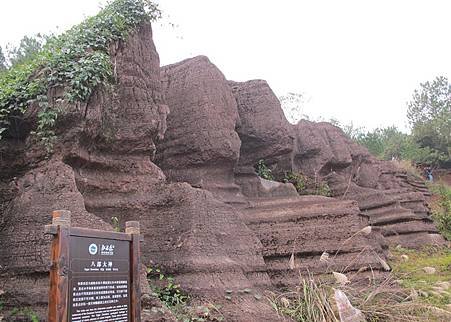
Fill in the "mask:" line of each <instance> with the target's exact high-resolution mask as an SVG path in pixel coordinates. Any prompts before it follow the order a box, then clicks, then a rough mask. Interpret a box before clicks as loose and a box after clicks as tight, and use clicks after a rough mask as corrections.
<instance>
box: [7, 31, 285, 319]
mask: <svg viewBox="0 0 451 322" xmlns="http://www.w3.org/2000/svg"><path fill="white" fill-rule="evenodd" d="M111 57H112V59H113V60H114V61H115V67H116V74H117V85H116V86H115V88H114V89H113V92H112V93H111V92H106V91H103V90H98V91H96V92H95V93H94V94H93V96H92V97H91V99H90V100H89V102H88V104H87V105H86V106H70V105H69V106H65V113H64V115H62V116H61V117H60V118H59V121H58V124H57V134H58V141H57V142H56V144H55V146H54V153H53V154H52V155H51V157H50V158H48V157H47V158H45V157H44V156H42V155H38V156H36V157H34V158H30V159H29V160H30V162H29V163H28V164H24V165H23V166H22V167H21V168H20V171H17V172H14V171H9V170H8V171H5V172H3V169H4V168H5V169H9V167H8V165H7V164H4V163H2V164H1V165H2V174H3V173H6V172H8V176H6V175H5V178H3V179H4V180H3V181H2V182H3V184H2V191H6V192H8V193H7V194H6V193H5V195H4V196H3V195H2V210H3V213H2V226H1V227H0V228H1V234H0V238H1V242H2V250H3V252H2V253H1V256H0V265H1V267H2V268H5V270H6V271H7V272H8V276H6V275H5V276H4V277H2V282H4V283H6V284H3V285H6V286H2V289H6V292H7V293H6V294H7V295H8V301H7V303H5V305H6V306H7V307H13V306H19V307H26V306H30V307H32V308H33V309H35V310H36V311H39V313H41V314H42V315H43V316H44V315H45V303H46V297H45V296H37V294H38V293H39V294H46V289H47V286H48V280H47V276H48V265H47V263H48V258H49V257H48V239H46V238H44V236H43V235H42V230H43V227H44V225H45V224H47V223H49V221H50V218H49V214H50V213H51V211H52V210H55V208H57V209H68V210H71V211H72V213H73V217H74V224H75V225H79V226H83V227H89V228H100V229H112V227H111V226H110V225H109V224H108V223H110V222H111V220H112V218H113V217H115V218H117V219H118V221H119V223H120V226H121V227H122V226H123V223H124V222H125V221H128V220H138V221H139V222H140V223H141V231H142V233H143V235H144V243H143V244H142V255H143V258H142V262H143V263H144V264H146V265H148V266H154V267H155V266H158V267H161V268H162V269H163V271H165V273H167V274H169V275H174V276H175V277H176V280H177V282H178V283H180V284H181V285H182V288H183V289H184V290H185V291H187V292H189V293H190V294H191V295H192V296H193V297H198V298H200V299H206V300H207V301H216V300H215V299H221V300H223V299H224V294H225V290H226V289H232V290H238V289H243V288H249V289H251V290H254V291H255V292H256V290H257V288H258V287H264V288H267V287H268V285H269V284H270V281H269V278H268V275H267V274H266V271H265V264H264V260H263V257H262V256H261V243H260V241H259V240H258V239H257V238H256V237H255V236H254V235H253V233H252V231H251V230H250V229H249V228H248V227H247V226H246V225H245V224H244V223H243V222H242V221H241V219H240V216H239V214H238V213H237V212H236V211H235V210H234V209H233V208H231V207H230V206H228V205H225V204H224V203H222V202H220V201H218V200H216V199H215V198H214V197H213V196H212V194H211V193H210V192H208V191H205V190H201V189H195V188H193V187H191V186H190V185H188V184H186V183H174V184H168V183H167V182H166V177H165V175H164V173H163V171H162V170H161V169H160V168H158V167H157V166H156V165H155V164H154V163H153V162H152V159H153V156H154V154H155V142H156V141H157V140H158V139H159V138H163V135H164V131H165V129H166V116H167V113H168V106H167V105H166V104H165V103H164V101H163V92H162V89H161V84H162V83H161V81H160V69H159V58H158V54H157V52H156V50H155V47H154V45H153V42H152V31H151V28H150V25H144V26H142V27H141V28H140V29H139V30H138V31H137V32H135V33H134V34H133V35H131V36H130V37H129V39H128V40H127V42H126V43H121V44H118V45H117V46H114V48H113V49H112V52H111ZM54 95H57V93H54ZM52 98H53V99H55V100H56V99H57V98H58V97H57V96H54V97H52ZM232 102H234V100H233V98H232ZM30 118H32V116H30ZM30 121H31V122H32V120H30ZM237 137H238V136H237V135H236V138H237ZM11 141H12V140H11ZM23 142H24V143H23V151H22V152H23V153H18V154H17V156H18V157H22V156H23V155H25V154H26V151H30V152H29V153H31V152H32V151H34V150H36V148H37V146H36V145H35V144H34V143H33V140H32V138H31V137H28V138H24V141H23ZM235 143H239V142H237V140H235V141H234V144H235ZM11 146H13V147H17V144H12V145H11ZM2 149H4V150H6V152H8V153H9V154H8V155H12V153H11V149H9V148H8V146H6V145H4V143H2ZM8 149H9V150H8ZM221 153H222V152H220V153H219V154H221ZM230 153H231V154H232V155H233V154H234V152H233V151H232V150H231V149H229V150H228V151H227V152H226V155H228V154H230ZM218 158H219V159H220V157H218ZM12 160H14V158H13V157H12ZM14 162H17V163H20V161H17V160H15V161H14ZM226 163H227V162H225V163H224V164H226ZM227 164H228V165H227V166H230V165H229V163H227ZM9 172H11V173H9ZM6 204H7V206H5V205H6ZM39 227H40V228H39ZM11 236H16V237H15V238H13V237H11ZM30 236H32V237H30ZM8 238H11V240H8ZM22 239H26V240H24V243H22V242H21V241H22ZM28 239H29V240H28ZM19 241H20V242H19ZM30 242H31V243H32V244H34V246H33V247H32V248H31V249H30V247H28V246H27V245H29V244H30ZM3 246H5V248H6V250H5V249H3ZM8 248H9V249H8ZM14 254H15V255H14ZM22 254H23V256H22ZM30 258H32V259H33V261H35V262H36V265H34V264H33V263H34V262H33V261H32V260H30ZM13 284H14V285H16V287H15V288H14V287H13ZM8 285H10V287H9V286H8ZM25 293H27V295H26V296H25ZM244 297H245V298H243V299H242V301H237V302H235V301H232V302H230V303H228V304H227V306H225V307H224V315H225V316H226V318H230V321H275V320H277V316H276V314H275V313H273V311H272V309H271V308H270V307H269V306H268V305H266V304H265V303H263V302H259V301H257V299H255V298H254V296H253V294H249V295H248V296H247V295H246V296H244ZM38 302H39V303H38ZM243 303H244V304H243ZM147 312H148V311H147Z"/></svg>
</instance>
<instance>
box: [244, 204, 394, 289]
mask: <svg viewBox="0 0 451 322" xmlns="http://www.w3.org/2000/svg"><path fill="white" fill-rule="evenodd" d="M250 201H251V202H250V205H249V206H248V207H247V208H246V209H244V210H243V213H244V220H245V222H246V223H247V225H248V226H249V227H250V228H251V229H252V230H254V231H255V232H256V234H257V236H258V237H259V239H260V240H261V242H262V244H263V256H264V258H265V263H266V265H267V270H268V273H269V276H270V277H271V280H272V282H273V284H274V285H275V286H277V287H287V286H291V287H294V286H297V285H298V284H299V273H301V274H304V275H308V274H309V273H312V274H320V273H331V272H332V271H339V272H354V273H356V272H357V271H359V273H361V272H365V271H368V270H370V269H371V270H375V271H378V270H381V269H382V266H381V263H380V261H379V259H378V258H379V257H382V258H384V257H385V255H384V248H386V246H385V245H384V243H383V241H381V240H380V239H378V236H377V234H376V235H375V234H374V233H372V234H370V235H369V236H368V235H367V234H365V233H364V232H362V229H363V228H364V227H366V226H367V225H368V220H367V219H366V218H365V217H363V216H361V215H360V210H359V208H358V206H357V203H356V202H355V201H341V200H337V199H334V198H328V197H322V196H302V197H301V196H297V197H278V198H274V197H273V198H256V199H250ZM383 247H384V248H383ZM324 252H326V253H328V254H329V255H330V256H329V258H328V259H327V260H325V261H322V260H320V258H321V255H322V254H323V253H324ZM292 256H293V257H294V265H293V266H292V267H290V265H289V263H290V259H291V258H292ZM351 274H352V273H351Z"/></svg>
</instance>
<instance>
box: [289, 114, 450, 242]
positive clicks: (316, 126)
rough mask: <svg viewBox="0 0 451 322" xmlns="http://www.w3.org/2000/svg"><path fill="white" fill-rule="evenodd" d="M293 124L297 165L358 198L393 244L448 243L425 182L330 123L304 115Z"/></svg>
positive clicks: (335, 189) (334, 188)
mask: <svg viewBox="0 0 451 322" xmlns="http://www.w3.org/2000/svg"><path fill="white" fill-rule="evenodd" d="M294 128H295V133H296V149H295V152H294V156H293V169H294V171H301V172H303V173H305V174H308V175H310V176H314V177H318V178H319V177H325V178H326V179H327V181H328V183H329V186H330V188H331V189H332V192H333V195H334V196H335V197H339V198H341V199H350V200H356V201H357V202H358V204H359V207H360V209H361V211H362V212H363V213H364V214H365V215H367V216H369V220H370V224H371V225H373V226H375V227H376V228H377V229H378V230H379V231H380V232H381V233H382V234H383V235H384V236H385V237H386V238H387V240H388V241H389V242H391V243H392V244H401V245H403V246H408V247H419V246H422V245H424V244H436V243H439V244H440V243H443V238H442V237H441V236H440V235H438V231H437V228H436V227H435V226H434V224H433V223H432V219H431V218H430V213H429V209H428V207H427V204H426V202H425V198H424V195H425V194H426V195H427V189H425V187H424V184H423V185H421V183H419V182H418V181H414V180H413V179H412V178H411V177H409V176H408V175H407V174H406V173H405V172H402V171H401V170H399V169H397V168H396V167H395V166H394V165H393V164H392V163H390V162H386V161H380V160H377V159H376V158H375V157H373V156H372V155H371V154H370V153H369V152H368V151H367V150H366V149H365V148H364V147H362V146H360V145H358V144H356V143H354V142H352V141H351V140H350V139H348V138H347V137H346V135H345V134H344V133H343V131H341V130H340V129H339V128H337V127H335V126H333V125H331V124H329V123H324V122H322V123H313V122H309V121H305V120H303V121H300V122H299V123H298V124H297V125H296V126H294Z"/></svg>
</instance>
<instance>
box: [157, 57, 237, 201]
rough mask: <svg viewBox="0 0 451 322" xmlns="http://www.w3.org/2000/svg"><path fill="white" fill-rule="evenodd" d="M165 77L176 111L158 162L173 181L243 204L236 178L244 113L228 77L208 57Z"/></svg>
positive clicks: (178, 67) (163, 72)
mask: <svg viewBox="0 0 451 322" xmlns="http://www.w3.org/2000/svg"><path fill="white" fill-rule="evenodd" d="M161 75H162V81H163V90H164V93H165V96H166V101H167V103H168V105H169V106H170V110H171V112H170V114H169V116H168V119H167V126H168V130H167V132H166V135H165V138H164V140H163V141H162V142H160V143H159V145H158V154H157V159H156V162H157V164H158V165H159V166H160V167H161V168H162V169H163V171H164V172H165V174H166V175H167V176H168V179H169V180H171V181H175V182H188V183H190V184H191V185H192V186H194V187H199V188H204V189H207V190H210V191H211V192H213V193H214V194H215V196H216V197H223V198H224V199H225V200H226V201H234V200H236V201H237V202H239V201H240V191H239V189H238V187H237V186H236V185H235V183H234V181H233V168H234V167H235V164H236V162H237V161H238V156H239V151H240V139H239V137H238V134H237V133H236V132H235V128H236V127H237V126H238V120H239V116H238V109H237V105H236V102H235V98H234V96H233V94H232V91H231V89H230V88H229V86H228V83H227V81H226V79H225V78H224V75H223V74H222V73H221V71H220V70H219V69H218V68H217V67H216V66H215V65H213V64H212V63H211V62H210V61H209V60H208V58H207V57H205V56H198V57H194V58H191V59H187V60H184V61H182V62H180V63H176V64H173V65H169V66H164V67H163V68H162V70H161Z"/></svg>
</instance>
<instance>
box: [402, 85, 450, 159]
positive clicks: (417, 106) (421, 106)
mask: <svg viewBox="0 0 451 322" xmlns="http://www.w3.org/2000/svg"><path fill="white" fill-rule="evenodd" d="M407 107H408V110H407V118H408V120H409V123H410V125H411V126H412V135H413V137H414V139H415V140H416V141H417V142H418V143H419V144H420V145H421V146H422V147H425V148H429V149H431V150H432V151H433V154H434V155H436V158H437V160H436V162H451V84H450V83H449V82H448V79H447V78H446V77H443V76H439V77H437V78H436V79H434V80H433V81H432V82H426V83H422V84H420V89H419V90H415V92H414V94H413V97H412V100H411V101H410V102H409V103H408V104H407Z"/></svg>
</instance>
